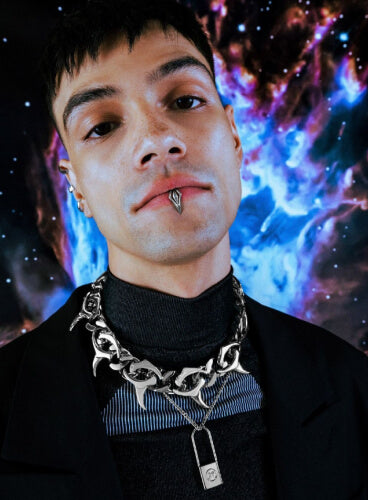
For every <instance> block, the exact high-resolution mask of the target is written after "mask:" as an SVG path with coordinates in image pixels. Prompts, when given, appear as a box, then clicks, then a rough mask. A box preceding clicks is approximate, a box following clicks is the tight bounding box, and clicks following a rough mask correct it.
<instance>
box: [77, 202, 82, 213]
mask: <svg viewBox="0 0 368 500" xmlns="http://www.w3.org/2000/svg"><path fill="white" fill-rule="evenodd" d="M77 207H78V210H79V211H80V212H84V208H83V205H82V200H78V201H77Z"/></svg>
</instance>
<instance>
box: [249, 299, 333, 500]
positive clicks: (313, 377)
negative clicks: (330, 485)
mask: <svg viewBox="0 0 368 500" xmlns="http://www.w3.org/2000/svg"><path fill="white" fill-rule="evenodd" d="M247 305H248V308H247V309H248V311H249V316H250V336H251V339H252V340H253V343H254V345H255V347H256V350H257V352H258V354H259V358H260V365H261V367H262V371H263V377H264V380H263V382H264V391H265V396H266V412H267V417H268V425H269V432H270V437H271V444H272V453H273V463H274V468H275V476H276V483H277V494H278V498H280V499H282V500H286V499H294V498H298V500H303V499H306V500H307V499H308V500H310V498H311V497H310V493H308V490H309V487H310V485H311V484H312V483H314V484H318V481H320V484H321V488H320V494H321V496H320V498H327V497H328V493H326V496H323V492H322V489H323V487H322V485H323V483H325V477H324V474H325V473H326V470H325V467H323V462H325V461H326V463H330V464H331V462H332V463H333V462H334V460H336V461H337V460H338V457H329V456H328V455H329V453H333V451H332V448H331V447H330V446H329V443H330V439H331V433H332V430H333V425H334V416H333V414H331V412H328V411H327V412H326V413H325V411H326V410H328V409H330V408H331V407H333V405H334V403H335V402H336V401H337V397H336V395H335V393H334V391H333V389H332V385H331V383H330V379H329V374H328V371H327V369H326V364H325V363H324V362H323V357H322V355H321V353H320V350H319V349H318V347H317V342H316V340H317V335H316V332H314V331H313V329H312V328H311V326H310V325H308V328H306V330H308V331H306V332H303V331H302V330H303V329H304V328H305V326H306V323H303V322H300V323H299V328H300V330H299V331H295V320H293V319H290V318H289V317H288V316H286V315H282V314H281V313H277V312H275V311H273V310H271V309H268V308H265V307H264V306H262V305H260V304H258V303H257V302H255V301H253V300H252V299H250V298H247ZM317 334H318V335H321V334H322V333H321V332H320V331H318V332H317ZM332 413H333V412H332ZM316 450H317V451H316ZM336 466H337V468H336V470H338V462H336ZM308 485H309V486H308Z"/></svg>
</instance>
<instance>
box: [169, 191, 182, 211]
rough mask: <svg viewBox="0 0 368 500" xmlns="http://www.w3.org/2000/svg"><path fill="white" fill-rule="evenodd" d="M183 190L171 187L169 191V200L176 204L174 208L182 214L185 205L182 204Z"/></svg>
mask: <svg viewBox="0 0 368 500" xmlns="http://www.w3.org/2000/svg"><path fill="white" fill-rule="evenodd" d="M181 196H182V195H181V192H180V191H179V189H176V188H175V189H171V190H170V191H169V200H170V201H171V203H172V204H173V205H174V208H175V210H176V211H177V212H178V213H179V214H181V213H182V211H183V207H182V204H181Z"/></svg>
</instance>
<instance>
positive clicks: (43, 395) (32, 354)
mask: <svg viewBox="0 0 368 500" xmlns="http://www.w3.org/2000/svg"><path fill="white" fill-rule="evenodd" d="M83 289H84V290H83V291H85V287H83ZM82 295H83V293H82V292H81V288H79V289H77V291H76V292H74V293H73V295H72V296H71V298H70V299H69V300H68V302H67V303H66V304H65V306H64V307H63V308H62V309H61V310H59V311H58V312H57V313H56V314H55V315H54V316H53V317H51V318H50V319H49V320H48V321H47V322H46V323H44V324H43V325H42V327H41V328H39V329H38V332H34V333H33V334H30V335H32V337H31V338H30V341H29V344H28V348H27V351H26V353H25V355H24V358H23V361H22V362H21V364H20V369H19V375H18V380H17V385H16V390H15V396H14V400H13V405H12V410H11V414H10V418H9V421H8V426H7V430H6V435H5V440H4V444H3V448H2V450H1V456H2V458H4V459H6V460H8V461H12V462H20V463H22V464H30V465H33V466H38V467H47V468H48V469H49V470H50V469H56V470H59V471H64V472H71V473H75V474H77V475H78V476H79V478H80V488H81V496H80V498H81V499H87V498H88V499H90V500H91V499H96V500H97V499H100V498H106V499H108V498H114V500H115V499H119V498H122V493H121V489H120V483H119V478H118V475H117V472H116V467H115V463H114V460H113V457H112V454H111V451H110V447H109V442H108V439H107V436H106V433H105V430H104V426H103V423H102V420H101V418H100V412H99V408H98V404H97V399H96V394H95V391H94V388H93V385H92V380H91V367H90V366H89V363H88V360H87V357H86V353H85V352H84V351H83V349H82V346H81V338H80V336H81V335H82V334H83V333H85V332H82V331H79V332H78V330H77V329H76V331H75V332H74V331H73V333H70V332H69V330H68V329H69V325H70V322H71V320H72V318H74V315H75V314H77V312H78V310H79V305H80V300H81V297H82Z"/></svg>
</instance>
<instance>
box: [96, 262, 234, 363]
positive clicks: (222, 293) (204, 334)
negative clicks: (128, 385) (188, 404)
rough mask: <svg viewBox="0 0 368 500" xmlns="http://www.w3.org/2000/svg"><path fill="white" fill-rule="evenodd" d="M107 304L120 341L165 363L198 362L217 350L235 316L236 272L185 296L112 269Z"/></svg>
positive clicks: (139, 354)
mask: <svg viewBox="0 0 368 500" xmlns="http://www.w3.org/2000/svg"><path fill="white" fill-rule="evenodd" d="M102 308H103V310H104V312H105V315H106V318H108V321H109V325H110V327H111V328H112V330H113V331H114V333H115V335H116V336H117V338H118V340H119V341H120V343H121V344H122V345H123V346H124V347H126V348H127V349H129V350H132V351H133V353H134V354H135V355H137V357H139V358H148V359H149V360H150V361H152V362H153V363H155V364H158V365H160V366H162V367H164V368H174V369H175V368H180V367H182V366H190V365H193V366H195V365H198V364H201V362H203V361H207V360H208V359H209V358H210V357H211V356H212V355H213V354H215V353H216V352H217V350H218V348H219V346H221V344H223V343H224V341H225V340H226V338H227V337H228V335H229V333H230V327H231V324H232V322H233V319H234V315H235V309H234V293H233V286H232V271H230V272H229V274H228V275H227V276H226V277H225V278H223V279H222V280H221V281H220V282H218V283H217V284H215V285H214V286H212V287H210V288H208V289H207V290H206V291H204V292H203V293H201V294H200V295H199V296H197V297H194V298H190V299H185V298H182V297H177V296H175V295H169V294H166V293H163V292H159V291H157V290H153V289H149V288H144V287H140V286H136V285H132V284H130V283H127V282H126V281H122V280H120V279H118V278H117V277H115V276H114V275H113V274H112V273H111V272H110V271H109V270H108V271H107V280H106V282H105V285H104V288H103V293H102Z"/></svg>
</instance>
